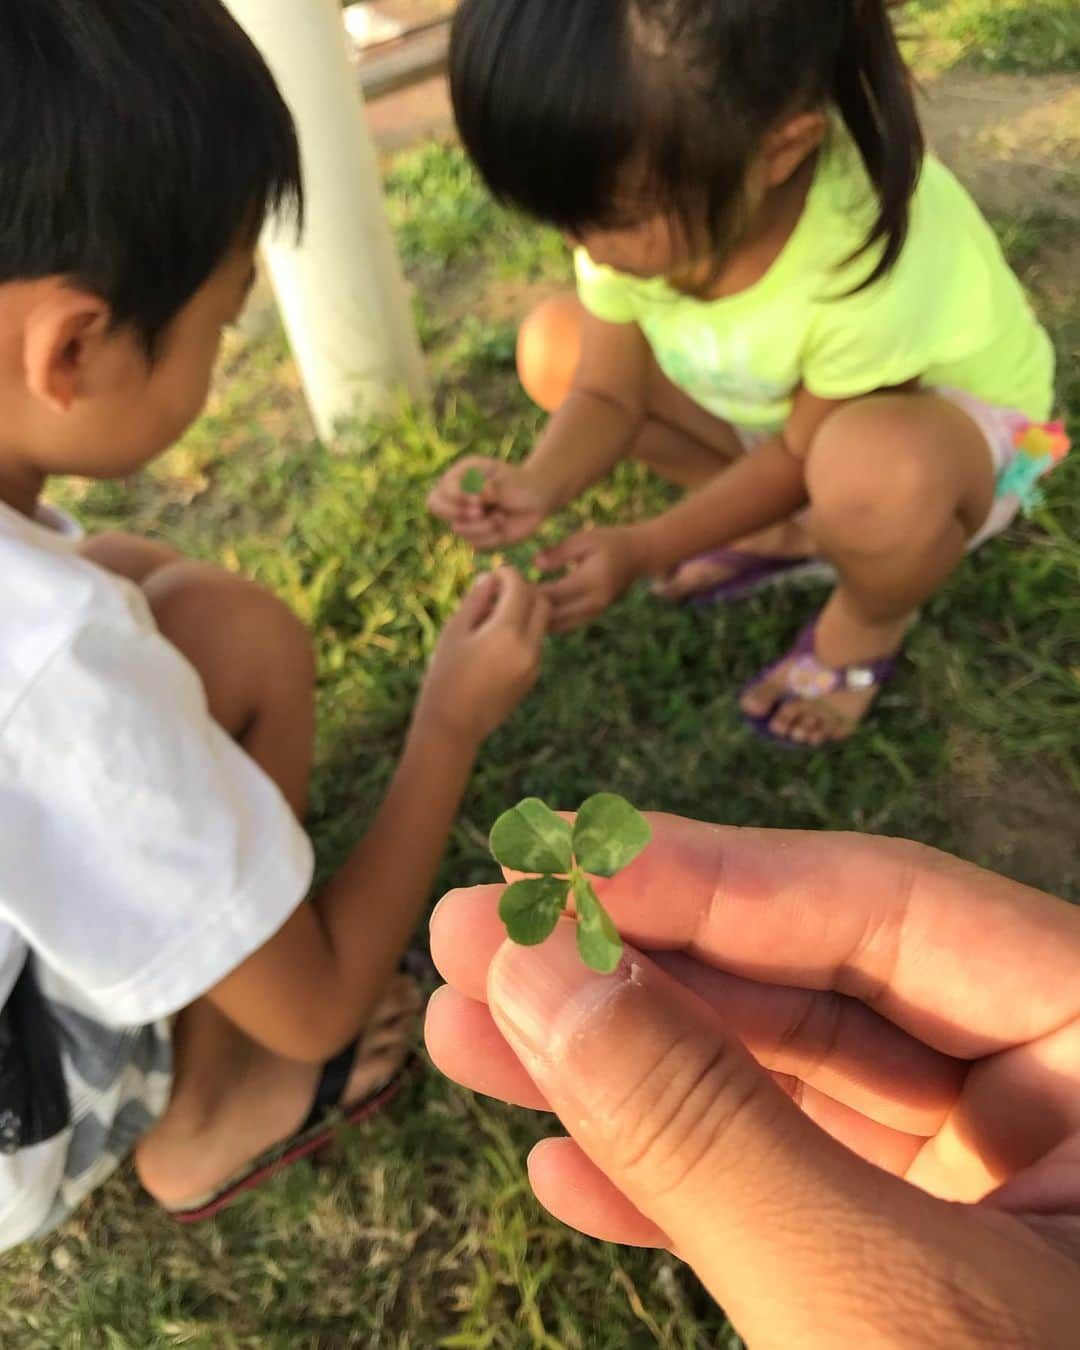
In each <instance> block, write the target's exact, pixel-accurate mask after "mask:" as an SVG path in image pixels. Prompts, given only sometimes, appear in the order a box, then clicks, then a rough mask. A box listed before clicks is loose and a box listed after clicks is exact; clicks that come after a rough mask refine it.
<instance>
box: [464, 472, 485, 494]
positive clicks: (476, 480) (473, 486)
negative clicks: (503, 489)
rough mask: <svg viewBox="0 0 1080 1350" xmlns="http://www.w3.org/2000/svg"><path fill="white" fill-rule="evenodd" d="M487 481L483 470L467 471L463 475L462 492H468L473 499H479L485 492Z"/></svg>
mask: <svg viewBox="0 0 1080 1350" xmlns="http://www.w3.org/2000/svg"><path fill="white" fill-rule="evenodd" d="M486 483H487V479H486V478H485V477H484V471H483V469H477V468H475V467H474V468H471V469H466V470H465V472H464V473H463V474H462V475H461V483H460V487H461V490H462V492H467V493H468V494H469V495H470V496H471V497H478V496H479V495H480V493H481V492H483V490H484V486H485V484H486Z"/></svg>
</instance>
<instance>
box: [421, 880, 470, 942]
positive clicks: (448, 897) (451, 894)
mask: <svg viewBox="0 0 1080 1350" xmlns="http://www.w3.org/2000/svg"><path fill="white" fill-rule="evenodd" d="M461 894H462V890H461V887H460V886H459V887H457V888H456V889H454V890H452V891H447V892H446V894H445V895H444V896H443V898H442V899H441V900H440V901H439V902H438V903H437V904H436V906H435V908H434V909H433V910H432V911H431V917H430V918H429V919H428V932H429V933H430V932H431V930H432V929H433V928H434V927H435V920H436V919H437V918H438V917H439V910H440V909H442V907H443V906H444V905H448V904H449V905H452V904H453V903H454V901H455V900H456V899H457V897H458V896H459V895H461Z"/></svg>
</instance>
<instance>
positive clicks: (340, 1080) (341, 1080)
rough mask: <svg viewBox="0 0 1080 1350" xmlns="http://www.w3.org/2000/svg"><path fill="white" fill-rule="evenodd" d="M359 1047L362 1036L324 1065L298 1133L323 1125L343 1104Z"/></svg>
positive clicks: (304, 1132)
mask: <svg viewBox="0 0 1080 1350" xmlns="http://www.w3.org/2000/svg"><path fill="white" fill-rule="evenodd" d="M359 1049H360V1038H359V1037H357V1039H356V1040H355V1041H353V1042H352V1043H351V1044H350V1045H347V1046H346V1047H345V1049H344V1050H342V1052H341V1054H340V1055H335V1056H334V1058H333V1059H331V1060H328V1061H327V1062H326V1063H325V1064H324V1065H323V1071H322V1074H321V1075H320V1077H319V1083H318V1086H317V1087H316V1089H315V1097H314V1100H313V1101H312V1103H311V1110H310V1111H309V1112H308V1116H307V1119H306V1120H305V1121H304V1123H303V1125H301V1126H300V1128H299V1130H298V1131H297V1134H306V1133H307V1132H308V1130H313V1129H314V1128H315V1127H316V1125H321V1124H322V1123H323V1121H324V1120H325V1119H326V1117H327V1116H329V1115H331V1114H332V1113H333V1112H334V1111H336V1110H337V1108H338V1107H339V1106H340V1105H341V1103H342V1098H343V1097H344V1096H345V1089H346V1087H347V1086H348V1084H349V1079H350V1078H351V1077H352V1071H353V1068H354V1067H355V1065H356V1055H357V1052H358V1051H359Z"/></svg>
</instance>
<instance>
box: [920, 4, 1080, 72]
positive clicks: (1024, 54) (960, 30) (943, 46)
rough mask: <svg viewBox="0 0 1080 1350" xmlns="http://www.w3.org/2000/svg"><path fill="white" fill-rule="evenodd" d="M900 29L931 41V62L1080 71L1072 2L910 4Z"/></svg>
mask: <svg viewBox="0 0 1080 1350" xmlns="http://www.w3.org/2000/svg"><path fill="white" fill-rule="evenodd" d="M902 13H903V21H902V23H901V27H902V28H903V29H904V30H905V31H906V32H908V33H910V34H912V35H913V36H915V37H916V38H918V37H923V38H927V37H928V38H929V39H931V42H932V44H933V48H934V50H933V51H932V53H930V54H929V57H928V59H929V61H930V64H931V65H933V66H935V67H937V68H941V67H942V66H949V65H957V64H963V65H965V66H968V67H969V68H971V69H973V70H987V71H994V70H996V71H1006V72H1009V73H1018V72H1023V73H1025V74H1030V75H1039V74H1045V73H1046V72H1048V71H1055V70H1080V8H1078V6H1077V5H1076V3H1075V0H912V2H911V3H908V4H907V5H905V6H904V9H903V11H902Z"/></svg>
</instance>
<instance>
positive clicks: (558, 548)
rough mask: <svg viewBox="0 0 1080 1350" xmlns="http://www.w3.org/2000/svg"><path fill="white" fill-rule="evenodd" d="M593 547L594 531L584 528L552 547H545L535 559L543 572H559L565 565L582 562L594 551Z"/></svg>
mask: <svg viewBox="0 0 1080 1350" xmlns="http://www.w3.org/2000/svg"><path fill="white" fill-rule="evenodd" d="M592 547H593V544H592V532H591V531H590V530H582V531H581V532H580V533H579V534H572V535H571V536H570V538H569V539H564V540H562V542H561V543H558V544H555V545H554V546H553V547H552V548H548V549H544V551H543V552H542V553H538V554H537V555H536V558H535V559H534V561H535V563H536V565H537V567H539V568H540V570H541V571H542V572H558V571H560V570H561V569H562V568H564V567H569V566H570V564H571V563H576V562H581V560H582V559H583V558H587V557H588V556H589V554H590V553H591V552H592Z"/></svg>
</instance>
